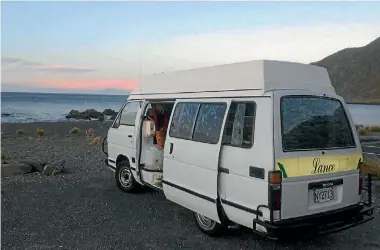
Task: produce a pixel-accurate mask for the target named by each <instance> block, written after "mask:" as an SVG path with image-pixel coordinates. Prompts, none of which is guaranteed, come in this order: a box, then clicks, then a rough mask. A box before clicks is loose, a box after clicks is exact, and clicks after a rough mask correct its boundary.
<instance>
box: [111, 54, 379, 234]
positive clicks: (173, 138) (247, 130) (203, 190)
mask: <svg viewBox="0 0 380 250" xmlns="http://www.w3.org/2000/svg"><path fill="white" fill-rule="evenodd" d="M107 145H108V146H107V149H108V150H107V153H106V155H107V159H106V161H105V162H106V165H107V166H108V167H109V168H110V169H112V170H113V171H115V179H116V184H117V186H118V187H119V188H120V189H121V190H122V191H125V192H132V191H134V190H136V189H138V188H140V187H142V186H148V187H151V188H155V189H157V190H160V191H162V192H163V193H164V195H165V197H166V198H167V199H169V200H171V201H173V202H175V203H177V204H179V205H181V206H183V207H186V208H188V209H190V210H192V211H193V212H194V216H195V221H196V224H197V226H198V227H199V228H200V230H202V231H203V232H204V233H206V234H209V235H216V234H218V233H219V232H220V231H221V230H222V229H224V228H226V227H228V226H230V225H240V226H244V227H248V228H251V229H253V230H254V231H255V232H257V233H259V234H262V235H265V236H267V237H269V238H272V239H278V238H280V237H281V236H282V235H283V233H284V232H285V231H289V230H301V231H302V232H306V231H308V232H313V233H318V234H327V233H331V232H336V231H339V230H343V229H346V228H349V227H352V226H355V225H358V224H361V223H363V222H365V221H368V220H371V219H373V205H372V203H371V197H370V196H371V195H370V193H371V192H370V190H369V192H368V193H369V197H368V198H369V199H368V202H365V201H364V198H363V200H362V198H361V192H362V189H363V188H362V183H363V181H362V174H361V173H360V172H361V171H360V168H361V165H362V161H361V160H362V153H361V152H362V151H361V146H360V142H359V137H358V134H357V132H356V129H355V125H354V123H353V121H352V118H351V116H350V114H349V112H348V110H347V106H346V104H345V102H344V100H343V98H342V97H340V96H338V95H336V93H335V89H334V88H333V86H332V85H331V83H330V79H329V76H328V73H327V71H326V69H324V68H321V67H317V66H312V65H305V64H300V63H290V62H280V61H268V60H259V61H249V62H241V63H233V64H227V65H220V66H213V67H206V68H199V69H192V70H184V71H178V72H169V73H162V74H155V75H151V76H147V77H144V78H143V80H142V82H141V83H140V85H139V86H138V87H137V88H136V90H134V91H133V92H132V93H131V94H130V95H129V97H128V99H127V101H126V102H125V103H124V105H123V106H122V108H121V109H120V112H119V114H118V116H117V118H116V119H115V121H114V122H113V124H112V126H111V127H110V129H109V132H108V136H107ZM370 188H371V182H370V181H369V189H370Z"/></svg>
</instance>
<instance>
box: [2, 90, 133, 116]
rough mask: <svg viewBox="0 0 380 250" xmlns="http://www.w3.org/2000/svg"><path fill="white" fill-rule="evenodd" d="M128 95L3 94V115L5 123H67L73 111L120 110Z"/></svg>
mask: <svg viewBox="0 0 380 250" xmlns="http://www.w3.org/2000/svg"><path fill="white" fill-rule="evenodd" d="M127 97H128V96H122V95H115V96H114V95H85V94H53V93H47V94H45V93H11V92H2V93H1V114H4V113H8V114H10V116H2V117H1V122H3V123H28V122H42V121H43V122H50V121H67V119H66V115H67V114H68V113H69V112H70V110H72V109H77V110H79V111H84V110H86V109H95V110H98V111H100V112H102V111H103V110H104V109H106V108H110V109H113V110H116V111H118V110H119V109H120V107H121V105H122V104H123V103H124V101H125V100H126V98H127Z"/></svg>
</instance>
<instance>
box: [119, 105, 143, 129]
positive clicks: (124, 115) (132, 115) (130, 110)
mask: <svg viewBox="0 0 380 250" xmlns="http://www.w3.org/2000/svg"><path fill="white" fill-rule="evenodd" d="M139 107H140V102H138V101H134V102H128V103H127V105H125V107H124V109H123V111H122V112H121V115H120V125H127V126H135V121H136V115H137V111H138V109H139Z"/></svg>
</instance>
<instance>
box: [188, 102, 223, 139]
mask: <svg viewBox="0 0 380 250" xmlns="http://www.w3.org/2000/svg"><path fill="white" fill-rule="evenodd" d="M226 106H227V105H226V104H225V103H202V104H201V106H200V108H199V113H198V116H197V121H196V123H195V129H194V135H193V141H199V142H205V143H211V144H216V143H218V141H219V138H220V130H221V129H222V125H223V119H224V114H225V112H226Z"/></svg>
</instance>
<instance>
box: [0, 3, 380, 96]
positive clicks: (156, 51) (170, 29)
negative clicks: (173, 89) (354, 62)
mask: <svg viewBox="0 0 380 250" xmlns="http://www.w3.org/2000/svg"><path fill="white" fill-rule="evenodd" d="M1 6H2V11H1V12H2V13H1V35H2V37H1V64H2V65H1V66H2V68H1V73H2V75H1V78H2V90H3V91H43V92H94V91H100V90H103V89H121V90H131V89H133V88H134V86H135V84H136V81H137V80H138V79H139V76H140V74H150V73H154V72H164V71H172V70H180V69H188V68H194V67H202V66H210V65H216V64H223V63H231V62H237V61H246V60H255V59H275V60H288V61H295V62H304V63H310V62H312V61H317V60H320V59H322V58H324V57H325V56H327V55H329V54H331V53H334V52H336V51H338V50H341V49H343V48H346V47H356V46H363V45H365V44H367V43H369V42H371V41H372V40H374V39H375V38H377V37H379V36H380V15H379V13H380V2H367V3H362V2H335V3H327V2H320V3H308V2H292V3H290V2H289V3H280V2H270V3H269V2H5V3H4V2H2V3H1ZM179 84H180V83H179ZM107 91H111V90H107Z"/></svg>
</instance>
